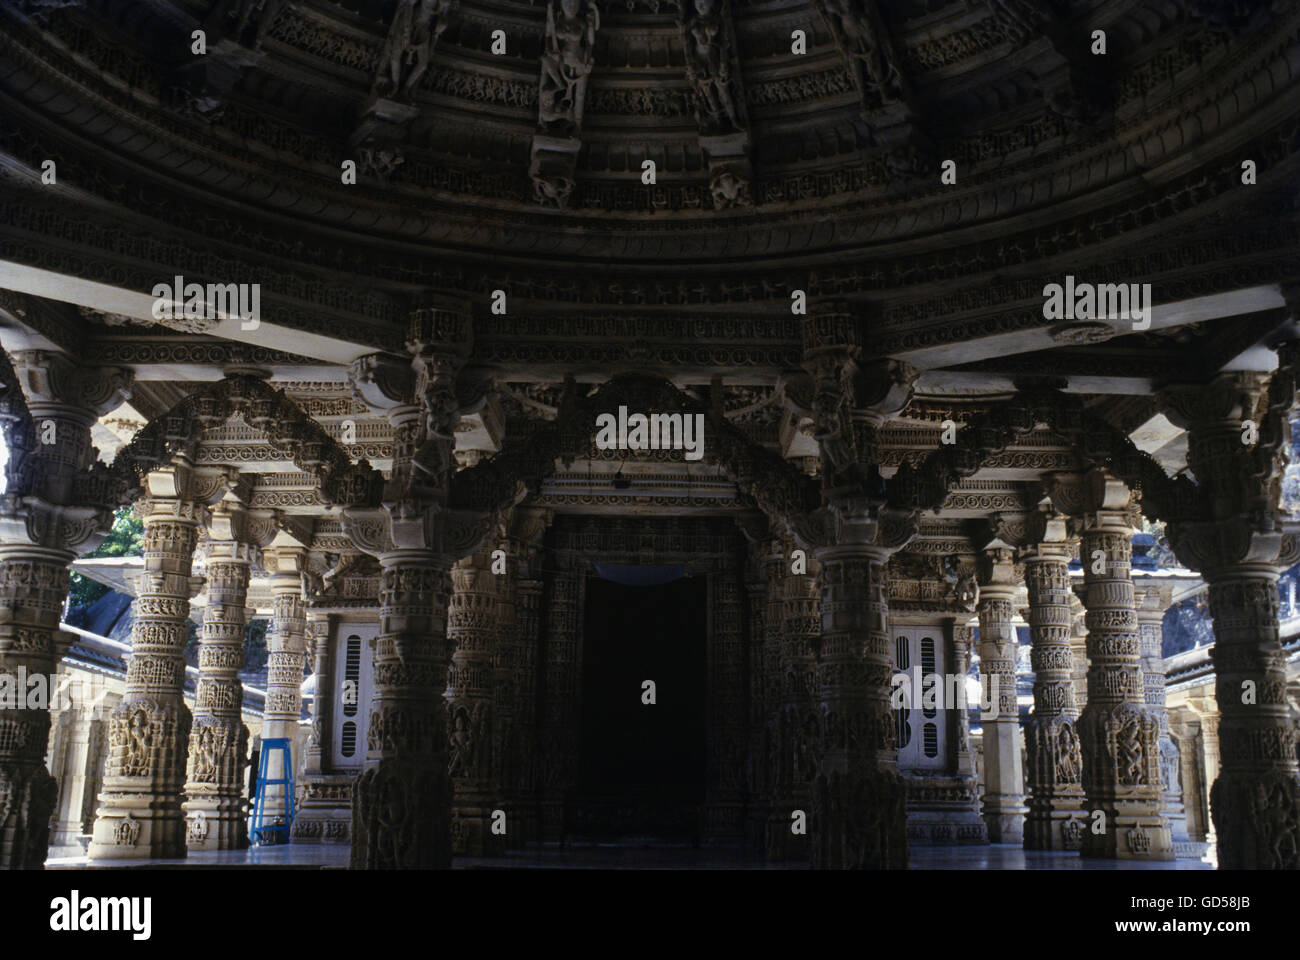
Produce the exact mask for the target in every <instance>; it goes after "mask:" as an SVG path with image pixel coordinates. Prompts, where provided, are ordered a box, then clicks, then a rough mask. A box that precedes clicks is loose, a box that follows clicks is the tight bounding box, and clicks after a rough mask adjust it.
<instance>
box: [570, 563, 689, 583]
mask: <svg viewBox="0 0 1300 960" xmlns="http://www.w3.org/2000/svg"><path fill="white" fill-rule="evenodd" d="M592 566H593V567H595V568H596V576H598V577H600V578H601V579H602V580H612V581H613V582H614V583H621V584H622V585H623V586H625V587H657V586H659V585H660V584H663V583H672V582H673V581H674V580H680V579H681V578H682V577H684V576H686V564H684V563H669V564H662V565H656V566H646V565H642V564H636V563H594V562H593V563H592Z"/></svg>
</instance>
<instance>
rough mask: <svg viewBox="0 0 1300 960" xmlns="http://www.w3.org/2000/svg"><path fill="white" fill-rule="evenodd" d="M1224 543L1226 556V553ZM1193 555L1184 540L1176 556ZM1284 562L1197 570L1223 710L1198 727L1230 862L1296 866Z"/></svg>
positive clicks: (1298, 802) (1298, 796) (1296, 779)
mask: <svg viewBox="0 0 1300 960" xmlns="http://www.w3.org/2000/svg"><path fill="white" fill-rule="evenodd" d="M1186 535H1187V534H1185V533H1184V536H1186ZM1221 536H1222V537H1223V538H1224V539H1225V540H1226V539H1228V538H1230V537H1231V538H1233V539H1236V536H1237V534H1236V533H1235V532H1229V531H1227V530H1225V531H1224V532H1223V533H1222V534H1221ZM1247 536H1249V533H1248V532H1247ZM1261 539H1262V538H1261ZM1234 546H1235V545H1234ZM1220 549H1221V550H1222V554H1221V556H1222V555H1223V554H1227V553H1228V549H1224V548H1223V547H1221V548H1220ZM1191 552H1192V551H1191V549H1190V547H1189V546H1188V545H1187V543H1186V541H1185V540H1184V541H1182V543H1181V550H1180V556H1187V555H1188V554H1190V553H1191ZM1260 552H1261V553H1267V552H1272V551H1271V550H1268V548H1267V547H1263V548H1262V549H1261V550H1260ZM1207 559H1208V558H1207ZM1281 569H1282V565H1281V564H1277V563H1275V562H1274V563H1270V562H1268V559H1265V560H1264V561H1262V562H1258V563H1256V564H1250V563H1239V564H1233V565H1232V566H1231V567H1228V568H1215V567H1211V566H1209V565H1208V563H1206V564H1205V565H1204V566H1202V567H1201V573H1202V575H1203V576H1204V577H1205V580H1206V582H1207V583H1209V585H1210V590H1209V593H1210V616H1211V617H1213V618H1214V638H1215V645H1214V647H1212V648H1211V650H1210V657H1211V659H1212V660H1213V662H1214V672H1215V697H1216V699H1217V701H1218V709H1219V715H1218V718H1217V719H1218V723H1217V724H1214V723H1213V722H1208V723H1207V722H1206V718H1202V724H1203V729H1204V731H1205V740H1206V747H1207V749H1206V753H1207V759H1209V758H1211V757H1217V758H1218V770H1217V771H1216V776H1215V778H1214V780H1213V786H1212V787H1211V790H1210V812H1211V816H1212V818H1213V821H1214V833H1215V836H1216V838H1217V840H1218V851H1219V864H1220V866H1221V867H1223V868H1226V869H1296V868H1297V867H1300V765H1298V764H1297V761H1296V726H1295V722H1294V720H1293V719H1292V717H1291V714H1290V708H1289V706H1288V704H1287V702H1286V657H1285V654H1284V653H1283V652H1282V647H1281V640H1280V639H1279V635H1278V619H1277V612H1278V596H1277V578H1278V575H1279V573H1280V572H1281ZM1216 740H1217V744H1215V741H1216ZM1213 746H1217V748H1218V749H1217V750H1215V749H1213ZM1207 766H1209V764H1207ZM1207 772H1208V771H1207Z"/></svg>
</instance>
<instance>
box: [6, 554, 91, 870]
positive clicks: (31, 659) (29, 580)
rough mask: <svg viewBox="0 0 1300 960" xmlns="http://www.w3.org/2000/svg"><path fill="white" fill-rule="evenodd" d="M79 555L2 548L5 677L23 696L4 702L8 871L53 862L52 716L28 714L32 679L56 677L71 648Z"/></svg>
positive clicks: (32, 711) (37, 711)
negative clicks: (65, 628) (70, 612)
mask: <svg viewBox="0 0 1300 960" xmlns="http://www.w3.org/2000/svg"><path fill="white" fill-rule="evenodd" d="M74 556H75V554H73V553H72V552H71V551H59V550H41V549H40V548H36V547H31V546H27V547H21V546H11V545H9V544H3V545H0V611H2V612H3V622H0V673H3V674H6V675H7V676H8V677H9V678H11V679H9V681H8V682H9V685H11V689H13V690H14V691H15V696H16V698H17V700H16V702H15V703H14V704H12V705H11V704H8V703H3V702H0V797H2V798H3V799H4V801H5V802H4V803H3V805H2V806H0V869H24V868H26V869H40V868H41V866H42V865H43V864H44V863H45V856H46V850H47V848H48V846H49V827H50V817H51V816H52V815H53V813H54V807H55V803H56V801H57V799H58V786H57V784H56V783H55V780H54V778H53V777H52V776H50V774H49V772H48V771H47V770H46V769H45V748H46V744H47V742H48V738H49V732H50V714H49V709H48V702H47V703H46V705H45V709H28V708H27V701H26V697H27V693H28V690H29V689H31V688H30V687H29V683H30V681H31V678H39V677H45V678H47V680H52V679H53V677H54V674H55V669H56V665H57V664H58V661H59V658H60V657H62V656H63V652H64V650H66V648H67V642H66V640H65V639H64V638H63V634H62V633H61V632H60V631H59V615H60V613H61V612H62V610H63V601H64V599H65V598H66V597H67V595H68V564H69V563H71V562H72V559H73V557H74ZM48 689H49V691H50V692H52V691H53V689H54V686H53V684H50V685H49V687H48ZM47 696H48V694H47Z"/></svg>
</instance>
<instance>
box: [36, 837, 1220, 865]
mask: <svg viewBox="0 0 1300 960" xmlns="http://www.w3.org/2000/svg"><path fill="white" fill-rule="evenodd" d="M347 864H348V848H347V847H346V846H341V845H337V844H291V845H288V846H283V845H281V846H268V847H253V848H251V849H249V850H228V851H218V852H213V853H196V854H193V855H192V856H190V857H188V858H185V859H177V860H97V861H95V862H94V863H91V862H90V861H89V860H87V859H86V858H85V857H61V858H51V859H49V860H47V861H46V862H45V866H46V869H50V870H76V869H93V870H111V869H132V868H135V869H139V868H148V869H175V868H180V869H193V868H205V869H226V870H231V869H234V870H239V869H259V868H260V869H281V870H285V869H288V870H295V869H296V870H321V869H338V870H342V869H346V868H347ZM911 867H912V869H913V870H1212V869H1213V866H1212V865H1211V864H1209V863H1205V862H1203V861H1200V860H1174V861H1172V862H1165V863H1131V862H1122V861H1115V860H1092V859H1084V858H1082V857H1080V856H1079V855H1078V854H1075V853H1046V852H1041V851H1027V850H1024V849H1022V848H1021V847H1018V846H1014V845H1011V844H989V845H980V846H960V847H959V846H913V847H912V851H911ZM453 868H454V869H461V870H510V869H532V870H537V869H551V870H555V869H560V870H620V869H623V870H627V869H641V870H799V869H806V867H805V866H804V865H802V864H793V863H777V864H773V863H766V862H764V861H762V860H760V859H756V858H753V857H747V856H745V855H744V854H743V853H742V852H741V851H739V850H735V849H730V848H713V847H691V846H686V845H666V844H632V843H609V844H582V845H570V846H566V847H554V846H537V845H534V846H529V847H528V848H526V849H524V850H514V851H511V852H510V853H508V854H507V855H506V856H504V857H458V858H457V859H456V861H455V863H454V864H453Z"/></svg>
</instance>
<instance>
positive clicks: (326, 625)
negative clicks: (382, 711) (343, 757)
mask: <svg viewBox="0 0 1300 960" xmlns="http://www.w3.org/2000/svg"><path fill="white" fill-rule="evenodd" d="M303 616H304V623H303V634H304V638H303V639H304V643H305V644H306V651H307V656H309V657H311V664H312V671H311V672H312V677H314V678H315V679H314V685H315V693H314V694H313V695H312V699H311V737H310V739H308V741H307V751H306V754H307V755H306V757H305V758H304V759H303V773H304V774H306V775H307V776H309V777H310V776H313V775H319V774H322V773H324V770H325V767H324V761H323V759H322V754H323V753H324V750H325V741H326V738H327V737H328V732H327V731H328V730H329V729H330V726H331V724H332V723H333V720H334V717H333V713H334V700H333V698H332V697H331V696H330V691H331V690H333V689H334V686H333V664H332V662H331V661H332V660H333V657H331V655H330V616H329V614H328V613H325V612H324V611H322V610H319V609H316V608H314V606H313V604H312V603H310V602H307V603H305V604H304V607H303Z"/></svg>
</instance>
